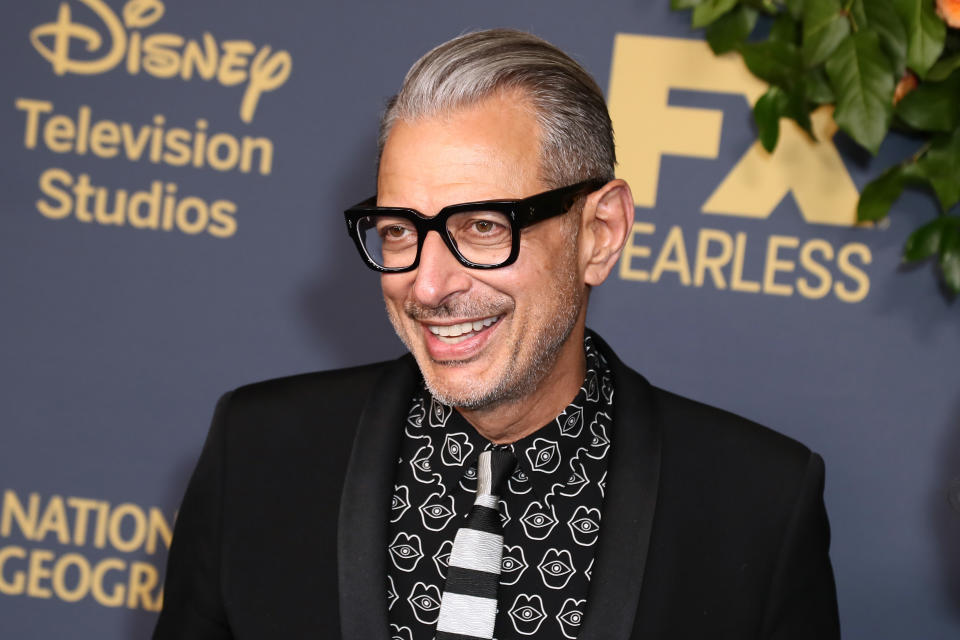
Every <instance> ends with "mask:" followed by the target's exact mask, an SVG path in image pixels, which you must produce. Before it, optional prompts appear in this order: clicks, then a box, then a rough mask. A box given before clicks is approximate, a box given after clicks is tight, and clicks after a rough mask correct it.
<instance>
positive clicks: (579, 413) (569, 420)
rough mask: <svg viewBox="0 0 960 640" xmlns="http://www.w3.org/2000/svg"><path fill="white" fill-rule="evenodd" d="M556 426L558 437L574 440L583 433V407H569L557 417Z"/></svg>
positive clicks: (573, 405)
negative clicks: (558, 431)
mask: <svg viewBox="0 0 960 640" xmlns="http://www.w3.org/2000/svg"><path fill="white" fill-rule="evenodd" d="M557 424H558V425H559V426H560V435H564V436H567V437H568V438H576V437H577V436H579V435H580V432H581V431H583V407H578V406H577V405H575V404H572V405H570V406H569V407H567V408H566V409H565V410H564V412H563V413H561V414H560V415H558V416H557ZM531 464H532V463H531Z"/></svg>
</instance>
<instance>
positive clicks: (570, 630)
mask: <svg viewBox="0 0 960 640" xmlns="http://www.w3.org/2000/svg"><path fill="white" fill-rule="evenodd" d="M586 603H587V601H586V600H585V599H584V600H574V599H573V598H567V599H566V600H564V601H563V606H562V607H560V613H558V614H557V622H559V623H560V632H561V633H563V637H564V638H570V639H571V640H573V638H576V637H577V635H578V634H579V633H580V625H581V624H582V623H583V605H585V604H586Z"/></svg>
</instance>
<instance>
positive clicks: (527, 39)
mask: <svg viewBox="0 0 960 640" xmlns="http://www.w3.org/2000/svg"><path fill="white" fill-rule="evenodd" d="M380 147H381V149H380V151H381V154H380V165H379V172H378V179H377V195H376V196H375V198H371V199H370V200H367V201H364V202H363V203H361V204H360V205H357V206H356V207H353V208H351V209H350V210H348V211H347V212H346V220H347V225H348V230H349V231H350V234H351V236H352V238H353V241H354V242H355V243H356V245H357V248H358V250H359V251H360V254H361V257H362V258H363V260H364V261H365V262H366V263H367V265H368V266H370V267H371V268H374V269H376V270H378V271H380V272H381V273H382V279H381V284H382V288H383V294H384V299H385V301H386V306H387V311H388V314H389V316H390V320H391V322H392V323H393V325H394V328H395V329H396V331H397V334H398V335H399V336H400V338H401V339H402V340H403V342H404V343H405V344H406V346H407V347H408V348H409V350H410V352H411V354H412V358H411V357H410V356H406V357H404V358H401V359H400V360H398V361H395V362H388V363H383V364H376V365H370V366H366V367H360V368H354V369H348V370H343V371H335V372H327V373H319V374H310V375H305V376H297V377H294V378H287V379H281V380H274V381H268V382H264V383H260V384H257V385H252V386H249V387H244V388H241V389H238V390H236V391H234V392H232V393H231V394H228V395H227V396H225V397H224V398H223V399H222V400H221V402H220V404H219V405H218V408H217V411H216V415H215V417H214V421H213V426H212V427H211V431H210V435H209V437H208V440H207V443H206V445H205V448H204V452H203V454H202V456H201V459H200V462H199V464H198V466H197V469H196V471H195V473H194V476H193V478H192V480H191V483H190V487H189V489H188V491H187V494H186V496H185V498H184V502H183V505H182V507H181V510H180V514H179V518H178V521H177V525H176V530H175V533H174V540H173V545H172V547H171V550H170V560H169V567H168V572H167V582H166V591H165V603H164V610H163V612H162V614H161V616H160V620H159V622H158V625H157V629H156V632H155V638H234V637H236V638H274V637H276V638H281V637H282V638H299V637H304V638H306V637H336V636H338V635H342V637H344V638H356V639H373V638H384V639H385V638H389V637H393V638H401V639H403V640H414V639H415V638H425V639H429V638H434V637H436V638H437V639H438V640H442V639H444V638H491V637H496V638H499V639H501V640H504V639H506V638H582V639H591V638H623V639H626V638H699V637H710V638H776V639H783V638H817V639H822V638H836V637H838V636H839V625H838V620H837V610H836V595H835V589H834V583H833V576H832V571H831V567H830V561H829V556H828V546H829V529H828V524H827V519H826V513H825V511H824V507H823V500H822V491H823V463H822V460H821V459H820V458H819V456H817V455H816V454H813V453H811V452H810V451H809V450H808V449H806V448H805V447H804V446H803V445H800V444H799V443H796V442H794V441H792V440H790V439H788V438H786V437H784V436H781V435H778V434H776V433H774V432H772V431H769V430H767V429H765V428H763V427H760V426H758V425H755V424H752V423H750V422H748V421H746V420H744V419H742V418H739V417H736V416H733V415H731V414H728V413H725V412H722V411H720V410H717V409H713V408H710V407H706V406H704V405H701V404H698V403H695V402H693V401H690V400H686V399H683V398H680V397H678V396H675V395H673V394H670V393H668V392H666V391H663V390H660V389H657V388H655V387H653V386H651V385H650V384H649V383H647V382H646V381H645V380H644V379H643V378H642V377H641V376H640V375H639V374H637V373H635V372H634V371H632V370H630V369H629V368H627V367H626V366H625V365H624V364H623V363H621V362H620V361H619V360H618V359H617V357H616V355H615V354H614V353H613V352H612V351H611V350H610V348H609V347H608V346H607V345H606V344H605V343H604V342H603V341H602V340H601V339H600V338H599V336H596V335H594V334H591V333H590V332H589V331H587V330H586V329H585V315H586V307H587V300H588V297H589V293H590V290H591V288H592V287H594V286H596V285H599V284H601V283H602V282H603V281H604V280H605V279H606V278H607V276H608V275H609V274H610V271H611V270H612V269H613V267H614V265H615V264H616V262H617V260H618V258H619V256H620V251H621V249H622V247H623V245H624V242H625V238H626V236H627V234H628V232H629V230H630V228H631V224H632V221H633V201H632V197H631V194H630V189H629V187H628V185H627V184H626V183H625V182H624V181H622V180H618V179H615V178H614V173H613V172H614V161H615V160H614V148H613V134H612V130H611V126H610V119H609V116H608V114H607V110H606V106H605V104H604V101H603V96H602V93H601V91H600V89H599V88H598V87H597V85H596V83H595V82H594V81H593V80H592V79H591V78H590V77H589V75H587V74H586V72H584V71H583V69H581V68H580V67H579V66H578V65H577V64H576V63H575V62H574V61H573V60H571V59H570V58H569V57H567V56H566V55H565V54H563V53H562V52H561V51H559V50H558V49H556V48H554V47H552V46H551V45H549V44H547V43H546V42H544V41H542V40H540V39H538V38H535V37H533V36H531V35H529V34H525V33H520V32H515V31H509V30H494V31H485V32H478V33H473V34H468V35H465V36H461V37H459V38H456V39H454V40H452V41H450V42H447V43H445V44H443V45H440V46H439V47H437V48H436V49H434V50H433V51H431V52H429V53H428V54H427V55H425V56H424V57H423V58H422V59H421V60H420V61H418V62H417V63H416V64H415V65H414V67H413V68H412V69H411V70H410V72H409V73H408V74H407V77H406V79H405V81H404V84H403V87H402V88H401V90H400V92H399V94H398V95H397V97H396V98H395V99H394V100H393V101H391V103H390V105H389V106H388V108H387V110H386V113H385V114H384V116H383V120H382V122H381V136H380ZM358 339H359V338H358ZM344 433H348V434H352V435H351V436H350V437H344V436H343V434H344ZM333 434H335V435H336V437H334V435H333ZM351 440H352V443H351ZM491 514H493V515H491ZM491 541H492V542H491Z"/></svg>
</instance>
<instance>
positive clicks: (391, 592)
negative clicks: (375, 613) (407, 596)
mask: <svg viewBox="0 0 960 640" xmlns="http://www.w3.org/2000/svg"><path fill="white" fill-rule="evenodd" d="M399 599H400V595H399V594H398V593H397V587H396V585H394V584H393V578H391V577H390V576H387V611H389V610H390V609H393V605H395V604H396V603H397V600H399Z"/></svg>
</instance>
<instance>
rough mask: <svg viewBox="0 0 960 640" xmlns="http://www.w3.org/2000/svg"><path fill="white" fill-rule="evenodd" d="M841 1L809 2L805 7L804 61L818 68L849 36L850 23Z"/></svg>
mask: <svg viewBox="0 0 960 640" xmlns="http://www.w3.org/2000/svg"><path fill="white" fill-rule="evenodd" d="M842 10H843V7H842V6H841V4H840V0H807V1H806V3H804V5H803V61H804V63H805V64H806V65H807V66H808V67H813V66H816V65H818V64H820V63H822V62H823V61H824V60H826V59H827V58H828V57H830V54H831V53H833V51H834V50H835V49H836V48H837V45H839V44H840V43H841V42H842V41H843V39H844V38H845V37H847V34H849V33H850V22H848V21H847V18H846V16H845V15H843V14H841V11H842Z"/></svg>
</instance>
